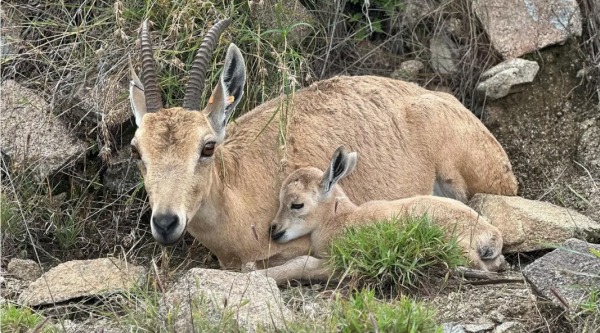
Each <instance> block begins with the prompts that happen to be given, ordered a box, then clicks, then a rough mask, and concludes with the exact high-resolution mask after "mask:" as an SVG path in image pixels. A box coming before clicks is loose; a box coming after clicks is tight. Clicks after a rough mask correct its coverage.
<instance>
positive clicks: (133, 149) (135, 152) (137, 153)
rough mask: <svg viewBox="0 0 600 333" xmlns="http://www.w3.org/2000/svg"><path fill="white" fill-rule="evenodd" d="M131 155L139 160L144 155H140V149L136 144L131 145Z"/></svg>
mask: <svg viewBox="0 0 600 333" xmlns="http://www.w3.org/2000/svg"><path fill="white" fill-rule="evenodd" d="M131 157H133V158H135V159H136V160H139V159H141V158H142V156H141V155H140V151H139V150H138V149H137V147H136V146H133V145H132V146H131Z"/></svg>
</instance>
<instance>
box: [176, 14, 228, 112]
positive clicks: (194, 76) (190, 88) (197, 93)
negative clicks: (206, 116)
mask: <svg viewBox="0 0 600 333" xmlns="http://www.w3.org/2000/svg"><path fill="white" fill-rule="evenodd" d="M230 23H231V21H230V20H229V19H224V20H221V21H219V22H218V23H217V24H215V25H214V26H213V27H212V28H211V29H210V31H208V33H207V34H206V36H204V39H203V40H202V44H200V48H199V49H198V52H197V53H196V58H194V62H192V69H191V71H190V79H189V81H188V83H187V87H186V89H185V98H184V99H183V108H184V109H186V110H198V107H199V106H200V98H201V97H202V91H203V90H204V80H205V79H206V70H207V68H208V62H209V61H210V57H211V56H212V53H213V51H214V50H215V46H217V43H218V41H219V37H220V36H221V34H222V33H223V31H225V29H226V28H227V27H228V26H229V24H230Z"/></svg>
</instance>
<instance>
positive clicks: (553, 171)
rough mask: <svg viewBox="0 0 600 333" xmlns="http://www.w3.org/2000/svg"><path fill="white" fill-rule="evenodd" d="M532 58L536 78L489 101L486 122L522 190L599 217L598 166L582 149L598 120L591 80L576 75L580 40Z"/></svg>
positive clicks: (599, 114) (580, 63)
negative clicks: (586, 137) (537, 64)
mask: <svg viewBox="0 0 600 333" xmlns="http://www.w3.org/2000/svg"><path fill="white" fill-rule="evenodd" d="M529 57H530V58H531V59H529V60H535V61H537V62H538V63H539V64H540V70H539V72H538V74H537V76H536V78H535V80H534V81H533V82H532V83H531V84H527V85H523V86H522V87H518V88H517V89H518V90H519V91H518V92H515V93H513V94H510V95H508V96H507V97H504V98H502V99H499V100H497V101H493V102H488V103H487V105H486V107H485V111H484V115H483V121H484V123H485V124H486V125H487V126H488V128H489V129H490V131H491V132H492V133H493V134H494V136H496V138H497V139H498V141H499V142H500V144H501V145H502V146H503V147H504V149H505V150H506V152H507V154H508V156H509V158H510V160H511V162H512V165H513V169H514V171H515V174H516V176H517V179H518V181H519V195H521V196H523V197H525V198H528V199H536V200H543V201H549V202H552V203H554V204H557V205H560V206H565V207H569V208H573V209H576V210H578V211H579V212H581V213H583V214H585V215H587V216H589V217H591V218H592V219H594V220H596V221H598V220H600V192H599V191H598V187H599V186H600V169H599V168H597V167H596V166H595V165H593V164H591V163H589V161H586V160H583V159H582V158H581V156H585V155H586V154H585V153H583V152H578V146H579V145H580V140H581V138H582V136H583V133H584V132H585V131H586V130H588V128H589V127H591V126H598V124H600V122H598V120H599V119H600V105H599V104H598V100H597V99H596V98H595V95H594V94H593V92H592V91H590V90H591V89H590V88H591V87H590V86H591V85H589V84H587V82H586V79H585V78H584V77H582V76H580V77H577V76H578V72H579V71H580V70H581V69H582V68H583V64H584V62H583V57H582V55H581V54H580V51H579V49H578V48H577V46H576V43H574V44H566V45H563V46H553V47H549V48H547V49H545V50H542V51H540V52H539V53H537V54H534V55H531V56H529ZM589 146H591V145H589ZM588 149H589V148H588ZM588 172H589V173H588Z"/></svg>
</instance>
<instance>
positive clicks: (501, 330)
mask: <svg viewBox="0 0 600 333" xmlns="http://www.w3.org/2000/svg"><path fill="white" fill-rule="evenodd" d="M520 332H523V327H522V325H521V323H519V322H516V321H507V322H504V323H502V324H500V325H498V326H496V328H495V329H494V333H520Z"/></svg>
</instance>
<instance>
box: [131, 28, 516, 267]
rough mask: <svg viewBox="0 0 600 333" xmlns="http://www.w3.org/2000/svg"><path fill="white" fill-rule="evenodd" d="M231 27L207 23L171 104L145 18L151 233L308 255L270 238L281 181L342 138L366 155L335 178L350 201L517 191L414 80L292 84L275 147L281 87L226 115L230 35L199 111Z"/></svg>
mask: <svg viewBox="0 0 600 333" xmlns="http://www.w3.org/2000/svg"><path fill="white" fill-rule="evenodd" d="M228 25H229V20H223V21H221V22H219V23H217V24H215V25H214V26H213V27H212V28H211V29H210V31H209V32H208V34H207V36H206V37H205V38H204V40H203V43H202V44H201V46H200V48H199V50H198V53H197V55H196V58H195V59H194V61H193V63H192V69H191V73H190V79H189V82H188V84H187V89H186V94H185V99H184V102H183V107H173V108H169V109H165V108H163V106H162V103H161V96H160V91H159V88H158V85H157V80H156V75H155V73H154V61H153V56H152V55H153V51H152V46H151V43H150V38H149V33H148V25H147V23H144V24H143V25H142V31H141V40H142V43H141V60H142V71H141V78H142V81H141V82H140V81H139V80H138V79H137V76H136V75H135V73H132V77H133V80H132V84H131V90H130V99H131V106H132V109H133V113H134V115H135V120H136V124H137V126H138V129H137V131H136V133H135V137H134V138H133V140H132V142H131V145H132V151H133V155H134V156H135V157H137V158H138V160H139V167H140V169H141V172H142V175H143V177H144V182H145V188H146V191H147V193H148V197H149V202H150V206H151V208H152V217H151V229H152V234H153V236H154V238H155V239H156V240H157V241H158V242H159V243H161V244H163V245H170V244H174V243H176V242H177V241H178V240H179V239H180V238H182V236H183V234H184V233H185V231H186V230H187V231H189V232H190V233H191V234H192V235H193V236H194V237H195V238H196V239H198V240H199V241H200V242H202V244H204V245H205V246H206V247H208V248H209V249H210V250H211V251H212V252H214V253H215V254H216V255H217V257H218V258H219V262H220V264H221V265H222V267H228V268H238V267H240V266H241V264H242V263H245V262H252V261H263V263H267V264H269V265H270V266H274V265H278V264H281V263H283V262H285V261H287V260H289V259H291V258H294V257H296V256H299V255H305V254H307V253H308V250H309V240H308V238H307V237H303V238H300V239H298V240H294V241H292V242H289V243H287V244H277V243H273V242H271V241H270V237H269V223H270V221H271V220H272V219H273V217H274V216H275V213H276V212H277V207H278V193H279V189H280V187H281V183H282V181H283V180H284V179H285V177H286V176H287V175H288V174H289V173H290V172H291V171H293V170H295V169H297V168H299V167H303V166H312V165H314V166H318V167H324V166H326V165H327V164H328V163H329V156H328V152H330V151H333V150H334V149H335V148H337V147H338V146H339V145H341V144H344V145H346V147H349V148H350V149H352V150H354V151H357V152H358V153H360V154H361V156H362V163H361V165H360V166H358V167H357V169H356V171H355V172H354V173H353V174H352V176H350V177H348V178H347V179H345V180H344V181H343V182H342V185H343V186H344V188H345V190H346V193H347V195H348V197H349V198H350V199H352V200H353V201H354V202H356V203H358V204H360V203H363V202H365V201H369V200H375V199H384V200H389V199H398V198H400V197H409V196H414V195H423V194H432V193H434V194H437V195H440V196H447V197H452V198H456V199H458V200H461V201H466V200H467V199H468V198H470V197H471V196H472V195H473V194H474V193H477V192H483V193H496V194H504V195H514V194H516V190H517V183H516V180H515V177H514V175H513V173H512V170H511V165H510V162H509V160H508V158H507V156H506V154H505V152H504V150H503V149H502V147H501V146H500V145H499V144H498V142H497V141H496V140H495V139H494V137H493V136H492V135H491V134H490V132H489V131H488V130H487V129H486V128H485V126H484V125H483V124H482V123H481V122H480V121H479V120H478V119H477V118H476V117H475V116H474V115H473V114H472V113H471V112H470V111H469V110H467V109H466V108H464V107H463V106H462V105H461V103H460V102H459V101H458V100H456V99H455V98H454V97H452V96H451V95H449V94H445V93H440V92H431V91H428V90H425V89H422V88H420V87H418V86H416V85H413V84H410V83H405V82H401V81H396V80H391V79H387V78H382V77H374V76H360V77H335V78H332V79H329V80H324V81H321V82H318V83H315V84H313V85H311V86H310V87H307V88H304V89H301V90H299V91H298V92H297V93H296V94H295V96H294V97H293V99H291V100H289V101H287V103H289V110H288V117H287V123H285V124H282V125H281V127H285V138H286V146H285V149H282V147H281V144H280V141H279V136H280V125H279V120H278V118H279V117H273V115H274V113H275V112H278V110H279V108H280V107H285V106H282V105H284V104H285V103H284V101H285V98H286V97H281V98H277V99H274V100H271V101H269V102H267V103H264V104H262V105H261V106H259V107H257V108H256V109H254V110H253V111H250V112H248V113H247V114H245V115H243V116H242V117H240V118H238V119H237V120H236V121H235V122H234V123H232V124H229V125H228V120H229V118H230V115H231V113H232V112H233V109H234V107H235V106H236V105H237V103H238V102H239V101H240V99H241V98H242V95H243V93H244V85H245V81H246V71H245V67H244V66H245V65H244V59H243V57H242V54H241V52H240V50H239V49H238V48H237V46H235V45H234V44H231V45H230V46H229V48H228V50H227V54H226V56H225V63H224V68H223V73H222V75H221V77H220V80H219V83H218V84H217V86H216V87H215V88H214V90H213V92H212V95H211V97H210V99H209V101H208V104H207V105H206V107H205V108H204V110H202V111H200V105H199V104H200V97H201V95H202V88H203V85H204V80H205V73H206V70H207V65H208V62H209V58H210V55H211V53H212V51H213V49H214V47H215V45H216V43H217V42H218V39H219V36H220V34H221V33H222V32H223V30H224V29H225V28H226V27H227V26H228ZM142 82H143V85H142ZM271 119H273V120H272V122H270V120H271ZM269 122H270V123H269ZM267 124H269V125H268V126H266V125H267ZM265 126H266V127H265ZM226 134H227V135H226ZM284 161H285V163H284Z"/></svg>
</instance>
